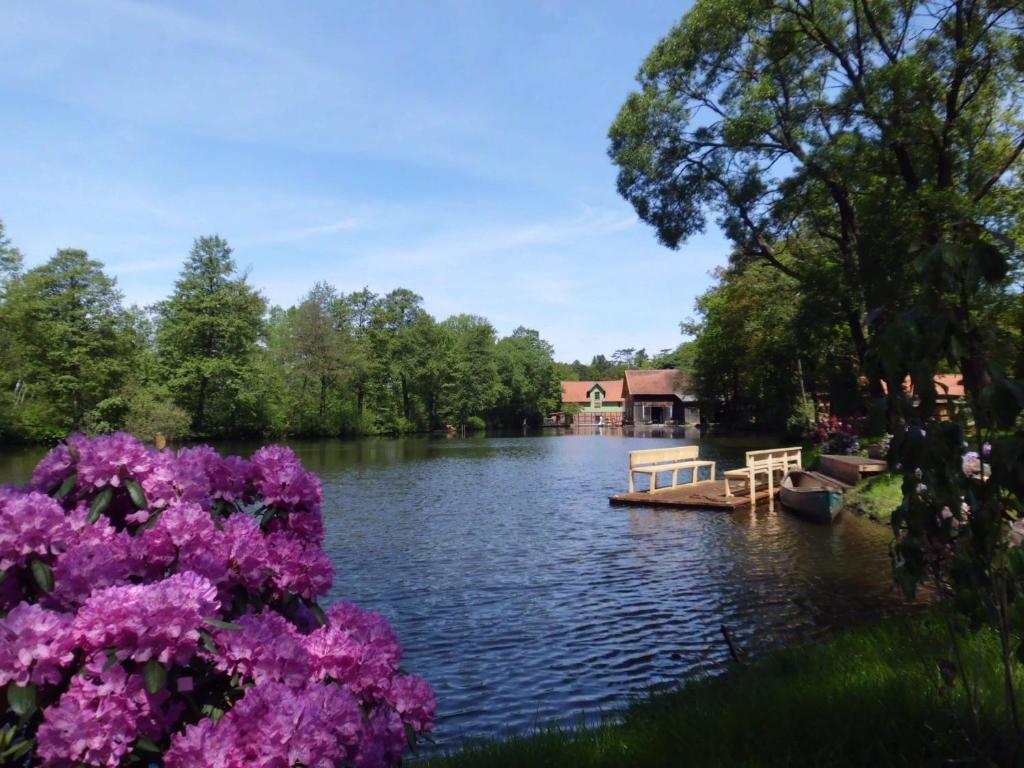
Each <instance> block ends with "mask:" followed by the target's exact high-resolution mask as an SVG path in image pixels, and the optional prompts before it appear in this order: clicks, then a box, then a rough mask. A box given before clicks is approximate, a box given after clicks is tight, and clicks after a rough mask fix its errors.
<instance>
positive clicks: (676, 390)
mask: <svg viewBox="0 0 1024 768" xmlns="http://www.w3.org/2000/svg"><path fill="white" fill-rule="evenodd" d="M624 384H625V388H624V391H623V394H624V397H625V403H626V421H627V422H628V421H632V422H633V423H634V424H665V423H668V422H673V423H675V424H699V423H700V407H699V405H698V402H697V396H696V395H695V394H694V393H693V392H692V386H691V384H690V382H689V380H688V379H687V378H686V377H685V375H683V374H681V373H680V372H679V371H677V370H675V369H673V368H664V369H661V370H654V371H626V380H625V382H624Z"/></svg>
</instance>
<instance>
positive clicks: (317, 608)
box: [309, 600, 327, 627]
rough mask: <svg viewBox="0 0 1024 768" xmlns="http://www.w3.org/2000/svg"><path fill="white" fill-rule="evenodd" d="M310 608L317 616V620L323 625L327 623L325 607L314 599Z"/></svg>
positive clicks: (310, 602)
mask: <svg viewBox="0 0 1024 768" xmlns="http://www.w3.org/2000/svg"><path fill="white" fill-rule="evenodd" d="M309 610H310V611H312V612H313V615H314V616H316V620H317V621H318V622H319V624H320V626H321V627H322V626H323V625H324V624H326V623H327V614H326V613H324V609H323V608H321V607H320V606H319V605H318V604H317V603H314V602H313V601H312V600H310V601H309Z"/></svg>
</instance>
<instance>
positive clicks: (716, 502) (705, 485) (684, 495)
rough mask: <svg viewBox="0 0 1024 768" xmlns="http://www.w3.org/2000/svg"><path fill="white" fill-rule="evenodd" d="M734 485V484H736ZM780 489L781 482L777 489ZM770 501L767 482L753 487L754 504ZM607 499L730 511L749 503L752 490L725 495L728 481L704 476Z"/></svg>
mask: <svg viewBox="0 0 1024 768" xmlns="http://www.w3.org/2000/svg"><path fill="white" fill-rule="evenodd" d="M734 487H735V486H734ZM774 491H775V494H776V495H777V494H778V492H779V488H778V486H776V487H775V489H774ZM762 501H768V486H767V484H765V483H759V484H758V486H757V488H756V489H755V490H754V504H755V505H756V504H760V503H761V502H762ZM608 502H609V503H610V504H615V505H628V506H636V507H673V508H675V509H720V510H723V511H726V512H731V511H733V510H736V509H744V508H746V507H749V506H750V494H749V493H747V494H744V493H742V492H741V493H740V494H738V495H737V494H735V493H734V494H733V495H732V496H726V495H725V483H724V482H723V481H722V480H702V481H700V482H698V483H684V484H682V485H677V486H675V487H672V488H660V489H658V490H657V491H653V492H651V491H637V492H635V493H620V494H618V495H616V496H609V497H608Z"/></svg>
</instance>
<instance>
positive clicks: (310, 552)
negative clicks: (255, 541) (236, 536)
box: [267, 532, 334, 600]
mask: <svg viewBox="0 0 1024 768" xmlns="http://www.w3.org/2000/svg"><path fill="white" fill-rule="evenodd" d="M267 550H268V552H269V553H270V567H271V568H272V569H273V572H274V575H273V577H272V583H273V585H274V587H275V588H276V589H277V591H278V592H279V593H282V594H283V593H284V592H291V593H292V594H295V595H301V596H302V597H305V598H307V599H310V600H312V599H314V598H317V597H320V596H322V595H326V594H327V592H328V591H329V590H330V588H331V581H332V580H333V579H334V568H333V567H332V566H331V559H330V558H329V557H328V556H327V553H326V552H324V551H323V550H322V549H321V548H320V547H319V546H317V545H316V544H311V543H307V542H305V541H302V540H300V539H298V538H296V537H295V536H292V535H291V534H288V533H284V532H277V533H272V534H270V535H269V536H267Z"/></svg>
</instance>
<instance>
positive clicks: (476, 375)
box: [442, 315, 500, 428]
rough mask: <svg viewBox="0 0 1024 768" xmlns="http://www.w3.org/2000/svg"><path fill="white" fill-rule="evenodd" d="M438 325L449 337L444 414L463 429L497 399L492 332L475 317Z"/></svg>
mask: <svg viewBox="0 0 1024 768" xmlns="http://www.w3.org/2000/svg"><path fill="white" fill-rule="evenodd" d="M442 325H443V326H444V328H445V330H446V331H447V332H448V333H449V334H451V338H452V360H453V364H452V369H451V372H450V375H449V378H448V383H447V386H446V387H445V409H444V410H445V412H446V413H447V414H448V415H449V417H450V418H451V420H452V421H453V422H454V423H455V424H457V425H459V426H460V427H463V428H464V427H465V426H466V425H467V424H468V423H469V421H470V419H471V418H472V417H476V418H479V417H481V416H482V415H483V414H485V413H486V412H487V411H488V410H490V408H491V407H493V406H494V404H495V402H496V401H497V399H498V394H499V387H500V381H499V378H498V364H497V356H496V354H495V349H494V346H495V337H496V335H497V334H496V333H495V330H494V326H492V325H491V324H490V323H489V322H487V320H486V319H485V318H482V317H480V316H478V315H453V316H452V317H449V318H448V319H447V320H445V321H444V322H443V323H442Z"/></svg>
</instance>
